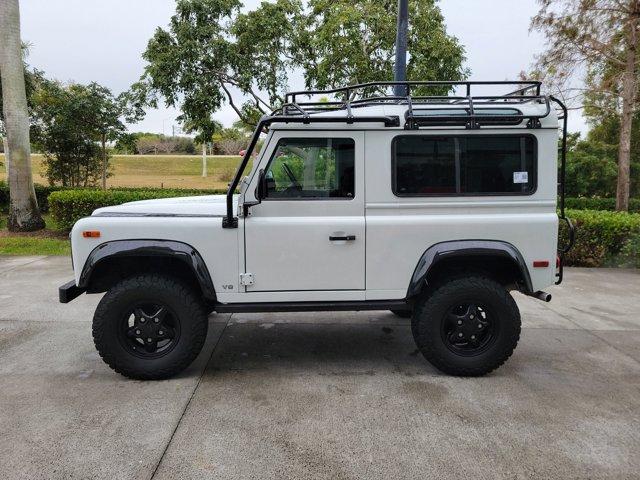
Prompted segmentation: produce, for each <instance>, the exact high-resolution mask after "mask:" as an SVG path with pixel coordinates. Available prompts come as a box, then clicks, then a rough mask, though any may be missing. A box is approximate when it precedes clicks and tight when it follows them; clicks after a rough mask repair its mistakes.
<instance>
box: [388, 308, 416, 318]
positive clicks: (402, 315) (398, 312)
mask: <svg viewBox="0 0 640 480" xmlns="http://www.w3.org/2000/svg"><path fill="white" fill-rule="evenodd" d="M389 311H390V312H391V313H393V314H394V315H395V316H396V317H400V318H411V313H412V312H411V310H389Z"/></svg>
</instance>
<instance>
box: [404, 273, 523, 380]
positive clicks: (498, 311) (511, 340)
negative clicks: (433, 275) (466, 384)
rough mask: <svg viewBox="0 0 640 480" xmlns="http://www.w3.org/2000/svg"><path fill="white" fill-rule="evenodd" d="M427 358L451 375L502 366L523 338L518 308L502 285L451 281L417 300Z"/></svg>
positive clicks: (416, 318)
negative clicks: (521, 336) (521, 337)
mask: <svg viewBox="0 0 640 480" xmlns="http://www.w3.org/2000/svg"><path fill="white" fill-rule="evenodd" d="M412 330H413V332H414V337H415V340H416V344H417V346H418V348H419V350H420V351H421V353H422V354H423V355H424V357H425V358H426V359H427V360H428V361H429V362H430V363H431V364H433V365H434V366H435V367H436V368H438V369H439V370H441V371H443V372H445V373H448V374H450V375H457V376H479V375H484V374H487V373H489V372H491V371H493V370H495V369H496V368H498V367H499V366H500V365H502V364H503V363H504V362H505V361H506V360H507V359H508V358H509V357H510V356H511V354H512V353H513V351H514V349H515V347H516V345H517V344H518V340H519V338H520V312H519V310H518V306H517V305H516V302H515V301H514V300H513V298H512V297H511V295H510V294H509V292H508V291H507V290H505V288H504V287H502V285H500V284H499V283H497V282H495V281H493V280H491V279H489V278H484V277H467V278H458V279H454V280H451V281H449V282H447V283H444V284H443V285H441V286H440V287H439V288H438V289H437V290H436V291H434V292H433V293H431V294H430V295H429V296H428V297H425V298H424V299H423V300H422V301H420V302H418V305H417V306H416V309H415V310H414V315H413V318H412Z"/></svg>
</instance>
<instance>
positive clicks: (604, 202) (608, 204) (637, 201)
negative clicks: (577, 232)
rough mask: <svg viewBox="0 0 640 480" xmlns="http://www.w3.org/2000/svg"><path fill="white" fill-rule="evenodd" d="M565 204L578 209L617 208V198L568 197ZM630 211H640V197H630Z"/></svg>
mask: <svg viewBox="0 0 640 480" xmlns="http://www.w3.org/2000/svg"><path fill="white" fill-rule="evenodd" d="M565 206H566V207H567V208H573V209H576V210H611V211H613V210H615V209H616V199H615V198H586V197H579V198H567V199H566V200H565ZM629 212H630V213H639V212H640V198H631V199H629Z"/></svg>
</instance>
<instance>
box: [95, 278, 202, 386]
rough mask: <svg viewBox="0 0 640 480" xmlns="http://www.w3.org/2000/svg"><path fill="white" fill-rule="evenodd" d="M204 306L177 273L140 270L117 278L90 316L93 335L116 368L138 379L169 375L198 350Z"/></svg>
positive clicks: (101, 353)
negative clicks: (130, 275) (158, 273)
mask: <svg viewBox="0 0 640 480" xmlns="http://www.w3.org/2000/svg"><path fill="white" fill-rule="evenodd" d="M207 327H208V321H207V315H206V309H205V306H204V305H203V303H202V301H201V300H200V299H199V297H198V296H197V295H196V294H195V293H194V292H193V291H192V290H191V289H190V288H189V287H188V286H186V285H185V284H183V283H182V282H180V281H179V280H177V279H174V278H171V277H166V276H162V275H140V276H137V277H132V278H128V279H125V280H122V281H121V282H119V283H117V284H116V285H115V286H114V287H112V288H111V289H110V290H109V291H108V292H107V293H106V294H105V296H104V297H103V298H102V300H101V301H100V303H99V304H98V308H97V309H96V312H95V315H94V317H93V340H94V342H95V345H96V348H97V349H98V353H100V356H101V357H102V359H103V360H104V361H105V363H107V365H109V366H110V367H111V368H112V369H114V370H115V371H116V372H118V373H120V374H122V375H124V376H126V377H129V378H134V379H138V380H158V379H163V378H168V377H171V376H173V375H175V374H177V373H178V372H180V371H182V370H183V369H185V368H186V367H187V366H189V365H190V364H191V362H193V360H194V359H195V358H196V357H197V356H198V354H199V353H200V350H201V349H202V346H203V345H204V341H205V339H206V336H207Z"/></svg>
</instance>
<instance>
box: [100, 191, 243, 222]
mask: <svg viewBox="0 0 640 480" xmlns="http://www.w3.org/2000/svg"><path fill="white" fill-rule="evenodd" d="M237 205H238V196H237V195H234V197H233V211H234V212H236V211H237V208H236V207H237ZM226 211H227V196H226V195H203V196H198V197H176V198H159V199H156V200H139V201H137V202H129V203H124V204H122V205H117V206H113V207H103V208H98V209H97V210H94V212H93V213H92V215H93V216H123V217H126V216H132V217H136V216H150V217H156V216H157V217H173V216H183V215H184V216H196V217H197V216H206V217H211V216H219V217H222V216H224V215H225V214H226Z"/></svg>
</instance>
